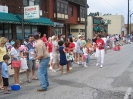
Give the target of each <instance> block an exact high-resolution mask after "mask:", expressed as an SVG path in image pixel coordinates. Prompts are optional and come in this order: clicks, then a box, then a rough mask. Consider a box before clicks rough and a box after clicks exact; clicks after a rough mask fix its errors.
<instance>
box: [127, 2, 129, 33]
mask: <svg viewBox="0 0 133 99" xmlns="http://www.w3.org/2000/svg"><path fill="white" fill-rule="evenodd" d="M127 34H129V0H128V17H127Z"/></svg>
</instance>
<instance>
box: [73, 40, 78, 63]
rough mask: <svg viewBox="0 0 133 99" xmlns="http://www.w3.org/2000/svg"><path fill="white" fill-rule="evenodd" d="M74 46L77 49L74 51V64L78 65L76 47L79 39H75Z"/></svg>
mask: <svg viewBox="0 0 133 99" xmlns="http://www.w3.org/2000/svg"><path fill="white" fill-rule="evenodd" d="M73 43H74V45H75V48H74V50H73V52H74V62H75V63H77V52H76V47H77V39H76V38H75V39H74V42H73Z"/></svg>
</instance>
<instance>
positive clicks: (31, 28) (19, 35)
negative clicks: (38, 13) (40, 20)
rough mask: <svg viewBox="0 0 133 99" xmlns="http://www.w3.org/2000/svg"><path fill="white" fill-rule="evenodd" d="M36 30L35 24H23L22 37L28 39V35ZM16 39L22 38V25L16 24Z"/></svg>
mask: <svg viewBox="0 0 133 99" xmlns="http://www.w3.org/2000/svg"><path fill="white" fill-rule="evenodd" d="M36 31H37V26H24V39H28V36H29V35H31V34H32V33H34V32H36ZM16 34H17V39H20V40H22V27H21V25H18V26H16Z"/></svg>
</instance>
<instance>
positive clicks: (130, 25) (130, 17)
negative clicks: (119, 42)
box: [130, 13, 133, 33]
mask: <svg viewBox="0 0 133 99" xmlns="http://www.w3.org/2000/svg"><path fill="white" fill-rule="evenodd" d="M132 15H133V13H132V14H130V33H131V31H132V25H131V24H132V21H131V19H132Z"/></svg>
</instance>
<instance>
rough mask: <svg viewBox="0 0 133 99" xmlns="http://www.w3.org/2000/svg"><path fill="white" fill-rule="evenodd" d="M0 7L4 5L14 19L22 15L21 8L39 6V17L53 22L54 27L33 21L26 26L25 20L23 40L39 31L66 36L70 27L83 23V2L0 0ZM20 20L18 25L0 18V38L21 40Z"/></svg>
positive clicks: (68, 0)
mask: <svg viewBox="0 0 133 99" xmlns="http://www.w3.org/2000/svg"><path fill="white" fill-rule="evenodd" d="M0 5H3V6H5V5H6V6H7V7H8V13H11V14H13V15H14V16H15V17H16V15H17V16H21V15H22V13H23V6H33V5H39V6H40V16H41V17H42V18H45V20H46V21H48V20H49V19H50V20H51V21H52V22H54V25H46V24H33V23H34V20H33V21H32V22H31V23H30V22H29V23H28V24H26V20H24V33H25V38H27V36H28V35H29V34H32V33H33V32H34V31H39V32H41V33H42V35H43V34H44V33H45V34H47V36H51V35H53V34H55V33H56V34H57V35H60V34H64V35H66V36H68V35H69V33H70V26H71V25H78V24H84V22H85V0H1V1H0ZM5 16H6V15H5ZM0 17H1V16H0ZM9 17H10V16H9ZM17 18H18V17H17ZM21 18H22V17H20V19H19V20H20V23H17V22H3V21H2V18H0V36H6V37H8V38H9V39H11V38H14V39H22V27H21V26H22V25H21Z"/></svg>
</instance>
